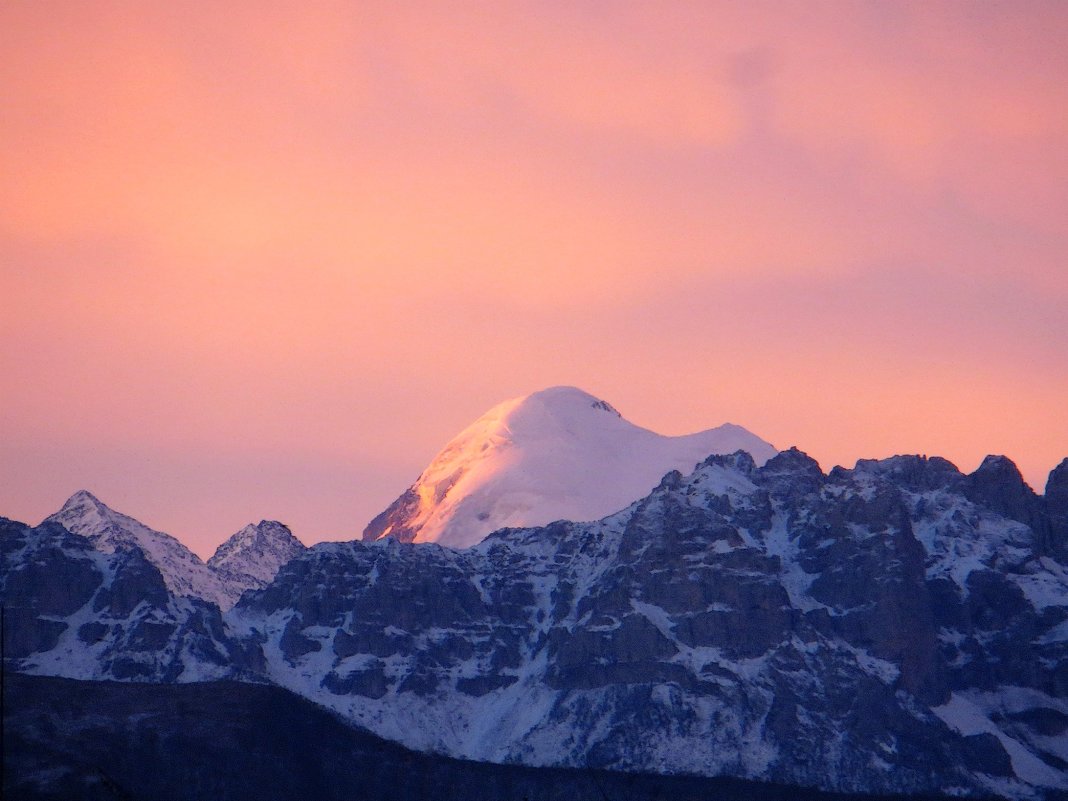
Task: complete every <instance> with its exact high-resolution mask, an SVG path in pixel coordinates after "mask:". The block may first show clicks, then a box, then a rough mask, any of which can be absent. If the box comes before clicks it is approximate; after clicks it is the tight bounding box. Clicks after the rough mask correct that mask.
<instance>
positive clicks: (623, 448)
mask: <svg viewBox="0 0 1068 801" xmlns="http://www.w3.org/2000/svg"><path fill="white" fill-rule="evenodd" d="M736 450H744V451H747V452H748V453H750V454H751V455H752V456H753V458H754V460H755V461H756V462H757V464H763V463H764V462H766V461H767V460H768V459H769V458H771V457H772V456H774V455H775V453H776V451H775V448H773V447H772V446H771V445H769V444H768V443H767V442H765V441H764V440H762V439H760V438H759V437H757V436H755V435H754V434H751V433H750V432H748V431H746V430H745V429H744V428H742V427H741V426H736V425H732V424H730V423H728V424H725V425H721V426H719V427H717V428H713V429H709V430H707V431H701V432H699V433H696V434H689V435H686V436H679V437H668V436H663V435H661V434H657V433H655V432H653V431H649V430H648V429H645V428H641V427H639V426H636V425H634V424H633V423H630V422H628V421H627V420H625V419H624V418H623V416H622V415H621V414H620V413H619V412H618V411H616V409H615V408H613V407H612V405H611V404H609V403H608V402H606V401H603V400H600V399H598V398H596V397H594V396H593V395H590V394H589V393H587V392H584V391H582V390H581V389H577V388H575V387H551V388H549V389H545V390H542V391H540V392H535V393H533V394H532V395H527V396H526V397H522V398H514V399H512V400H509V401H505V402H504V403H501V404H499V405H497V406H495V407H494V408H492V409H490V410H489V411H488V412H487V413H486V414H484V415H483V416H482V417H480V418H479V419H478V420H476V421H475V422H474V423H472V424H471V425H470V426H468V427H467V428H466V429H464V430H463V431H461V432H460V433H459V434H458V435H457V436H456V437H455V438H454V439H453V440H451V441H450V442H449V443H448V444H447V445H446V446H445V447H444V448H443V449H442V451H441V452H440V453H439V454H438V455H437V456H436V457H435V458H434V459H433V460H432V461H431V463H430V465H429V466H428V467H427V468H426V469H425V470H424V471H423V473H422V475H420V476H419V478H418V480H417V481H416V482H415V483H414V484H413V485H412V486H411V487H409V488H408V489H407V490H405V491H404V492H403V493H402V494H401V496H400V497H399V498H397V500H396V501H394V502H393V503H392V504H391V505H390V506H389V508H387V509H386V510H385V511H383V512H382V513H381V514H380V515H378V516H377V517H376V518H375V519H374V520H372V521H371V522H370V523H369V524H368V526H367V527H366V528H365V529H364V531H363V539H364V540H376V539H380V538H382V537H393V538H395V539H398V540H400V541H402V542H437V543H439V544H441V545H449V546H453V547H459V548H463V547H468V546H470V545H474V544H475V543H477V542H480V541H481V540H482V539H484V538H485V537H486V536H487V535H488V534H490V533H491V532H493V531H496V530H497V529H499V528H504V527H509V526H534V525H545V524H547V523H551V522H552V521H554V520H596V519H598V518H601V517H604V516H605V515H607V514H611V513H612V512H615V511H618V510H619V509H622V508H623V507H624V506H626V505H627V504H628V503H630V502H632V501H633V500H634V499H635V498H639V497H641V496H643V495H645V494H646V493H648V492H649V490H650V489H652V488H653V487H654V486H656V483H657V482H658V481H659V480H660V478H661V476H663V475H664V474H665V473H667V472H668V471H670V470H680V471H682V472H684V473H689V472H690V471H691V470H693V468H694V465H696V464H697V463H698V462H700V461H701V460H702V459H704V458H705V457H706V456H708V455H709V454H710V453H732V452H734V451H736Z"/></svg>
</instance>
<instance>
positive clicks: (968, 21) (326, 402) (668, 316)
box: [0, 0, 1068, 555]
mask: <svg viewBox="0 0 1068 801" xmlns="http://www.w3.org/2000/svg"><path fill="white" fill-rule="evenodd" d="M666 9H669V10H666ZM0 30H2V31H3V46H2V47H0V164H2V170H0V514H2V515H6V516H9V517H14V518H17V519H24V520H28V521H30V522H37V521H38V520H39V519H40V518H42V517H44V516H45V515H47V514H49V513H50V512H52V511H54V510H55V509H56V508H58V506H59V505H60V504H61V503H62V501H63V500H64V499H65V498H66V497H67V495H69V494H71V493H72V492H73V491H75V490H76V489H79V488H82V487H85V488H88V489H90V490H92V491H94V492H95V493H97V494H98V495H99V496H100V497H101V498H102V499H103V500H104V501H105V502H107V503H109V504H111V505H112V506H114V507H116V508H117V509H119V510H121V511H125V512H127V513H129V514H132V515H134V516H136V517H138V518H139V519H141V520H143V521H144V522H145V523H147V524H149V525H152V526H154V527H156V528H160V529H163V530H165V531H168V532H170V533H172V534H175V535H176V536H178V537H179V538H181V539H182V540H183V541H185V542H186V543H187V544H189V545H190V546H191V547H193V548H194V550H196V551H197V552H198V553H201V554H202V555H207V554H210V552H211V551H212V550H213V549H214V547H215V546H216V545H217V544H218V543H219V542H221V541H222V540H223V539H224V538H225V537H226V536H228V535H229V534H231V533H232V532H234V531H236V530H237V529H238V528H240V527H241V526H242V525H244V524H245V523H247V522H249V521H252V520H259V519H261V518H265V517H266V518H277V519H280V520H282V521H284V522H286V523H288V524H290V525H291V526H292V527H293V529H294V531H295V533H296V534H297V535H298V536H299V537H301V538H302V539H303V540H304V541H305V542H314V541H318V540H321V539H348V538H351V537H353V536H356V535H357V534H358V533H359V531H360V530H361V529H362V527H363V525H364V524H365V523H366V521H367V520H368V519H369V518H370V517H371V516H373V515H374V514H376V513H377V512H379V511H381V509H382V508H384V507H385V506H386V505H387V504H388V503H389V502H390V501H391V500H392V499H393V498H394V497H395V496H396V495H397V494H399V492H400V491H401V490H403V489H404V487H405V486H407V484H409V483H410V482H411V481H412V480H413V479H414V478H415V477H416V476H417V475H418V473H419V471H420V470H421V469H422V467H423V466H424V465H425V464H426V463H427V462H428V461H429V459H430V458H431V457H432V456H433V455H434V453H435V452H436V451H437V450H438V448H440V447H441V446H442V445H443V444H444V443H445V442H446V441H447V440H448V439H449V438H450V437H451V436H452V435H453V434H455V433H456V432H458V431H459V430H460V429H461V428H462V427H463V426H464V425H466V424H467V423H468V422H470V421H471V420H472V419H474V418H475V417H476V416H478V415H479V414H480V413H482V412H483V411H485V410H486V409H487V408H488V407H489V406H491V405H493V404H494V403H496V402H498V401H500V400H503V399H505V398H508V397H511V396H515V395H519V394H525V393H527V392H530V391H533V390H536V389H540V388H542V387H545V386H549V385H553V384H565V383H566V384H575V385H578V386H581V387H583V388H585V389H587V390H588V391H590V392H593V393H595V394H598V395H601V396H603V397H605V398H606V399H608V400H609V401H610V402H611V403H612V404H614V405H615V406H616V407H617V408H619V409H620V410H621V411H622V412H623V414H624V416H626V417H627V418H628V419H630V420H632V421H633V422H635V423H638V424H640V425H645V426H647V427H650V428H653V429H655V430H657V431H661V432H663V433H669V434H677V433H684V432H689V431H693V430H697V429H701V428H707V427H710V426H713V425H716V424H719V423H721V422H724V421H731V422H736V423H739V424H742V425H744V426H746V427H747V428H749V429H751V430H752V431H754V432H755V433H758V434H760V435H761V436H763V437H764V438H765V439H768V440H770V441H771V442H772V443H773V444H775V445H776V446H779V447H786V446H789V445H791V444H797V445H798V446H800V447H801V448H802V449H804V450H806V451H808V452H809V453H811V454H812V455H813V456H815V457H816V458H817V459H819V460H820V462H821V464H822V465H823V466H824V467H825V468H830V467H831V466H833V465H834V464H839V463H841V464H846V465H852V464H853V463H854V462H855V460H856V459H857V458H860V457H882V456H887V455H891V454H893V453H901V452H920V453H928V454H941V455H944V456H946V457H947V458H949V459H951V460H952V461H954V462H956V463H957V464H958V466H960V467H961V468H962V469H964V470H969V471H970V470H972V469H974V468H975V467H976V465H977V464H978V462H979V461H980V460H981V458H982V456H983V455H984V454H986V453H990V452H995V453H1005V454H1008V455H1009V456H1011V457H1012V458H1013V459H1015V460H1016V462H1017V463H1018V464H1019V465H1020V467H1021V469H1022V470H1023V471H1024V473H1025V476H1026V477H1027V479H1028V480H1029V481H1030V482H1031V483H1032V484H1033V485H1034V486H1035V487H1036V489H1039V490H1041V488H1042V486H1043V485H1044V483H1045V475H1046V473H1047V472H1048V471H1049V470H1050V469H1051V468H1052V467H1053V466H1054V465H1055V464H1056V463H1057V462H1058V461H1059V460H1060V459H1061V458H1063V457H1064V456H1066V455H1068V415H1066V413H1065V409H1066V408H1068V264H1066V259H1068V255H1066V254H1068V89H1066V88H1065V87H1068V6H1066V5H1064V4H1063V3H1056V2H1054V3H1037V2H1036V3H1024V2H1018V3H1011V4H993V3H982V4H980V3H949V2H941V3H929V2H924V3H915V4H908V3H869V4H864V3H858V2H844V3H813V2H805V3H798V4H791V3H786V2H773V3H767V4H761V3H745V4H743V3H723V4H716V3H710V2H707V0H701V2H695V3H692V4H690V3H683V2H678V3H672V4H670V5H669V6H666V5H665V4H662V3H645V4H623V3H616V2H587V3H575V2H569V3H562V2H561V3H550V2H538V3H519V2H516V3H496V2H494V3H485V4H479V3H458V4H445V3H440V4H418V3H406V4H395V3H382V4H380V5H379V4H372V3H363V2H361V3H303V2H302V3H295V2H294V3H264V2H256V3H247V4H242V3H236V2H232V3H225V4H216V3H203V4H197V3H181V4H164V3H141V2H131V3H107V2H94V3H81V2H71V3H61V2H17V1H16V2H9V3H4V4H3V5H0Z"/></svg>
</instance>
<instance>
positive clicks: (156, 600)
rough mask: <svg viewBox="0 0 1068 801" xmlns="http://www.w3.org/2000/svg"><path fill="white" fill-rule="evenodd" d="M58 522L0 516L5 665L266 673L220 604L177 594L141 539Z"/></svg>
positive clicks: (42, 669) (186, 677) (156, 678)
mask: <svg viewBox="0 0 1068 801" xmlns="http://www.w3.org/2000/svg"><path fill="white" fill-rule="evenodd" d="M98 545H99V543H98V542H94V541H92V540H90V539H88V538H87V537H84V536H81V535H79V534H74V533H71V532H70V531H68V530H67V529H66V528H64V527H63V526H61V525H60V524H58V523H55V522H51V521H45V522H44V523H42V524H41V525H39V526H37V527H36V528H31V527H30V526H27V525H26V524H24V523H19V522H16V521H13V520H7V519H5V518H0V558H2V570H0V598H3V602H4V622H5V627H4V655H5V657H6V659H5V668H6V669H7V670H9V671H10V670H11V669H12V668H14V669H17V670H19V671H22V672H25V673H33V674H40V675H46V676H65V677H68V678H77V679H108V680H112V681H114V680H119V681H142V682H144V681H150V682H168V683H169V682H179V681H180V682H190V681H204V680H206V679H217V678H225V677H238V678H249V677H251V676H260V675H262V673H263V669H264V665H263V657H262V652H261V651H260V649H259V648H258V647H256V646H255V645H254V644H246V643H245V642H244V641H242V640H241V639H239V638H238V637H236V636H235V635H234V634H233V633H232V632H231V631H230V630H229V629H228V627H227V625H226V623H225V622H224V620H223V616H222V613H221V612H220V610H219V607H218V606H217V605H215V604H214V603H210V602H209V601H206V600H203V599H201V598H197V597H191V596H189V595H187V594H184V593H183V594H179V593H177V592H176V591H175V590H174V589H173V588H172V587H171V586H169V585H168V583H167V582H166V580H165V579H164V576H163V574H162V573H161V572H160V569H159V567H158V566H157V565H156V564H154V563H153V562H151V561H150V560H149V559H148V558H147V556H146V554H145V552H144V551H143V550H142V549H141V548H140V547H139V546H137V545H131V546H130V547H121V546H120V547H116V548H115V549H114V550H104V549H100V548H99V547H98Z"/></svg>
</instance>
